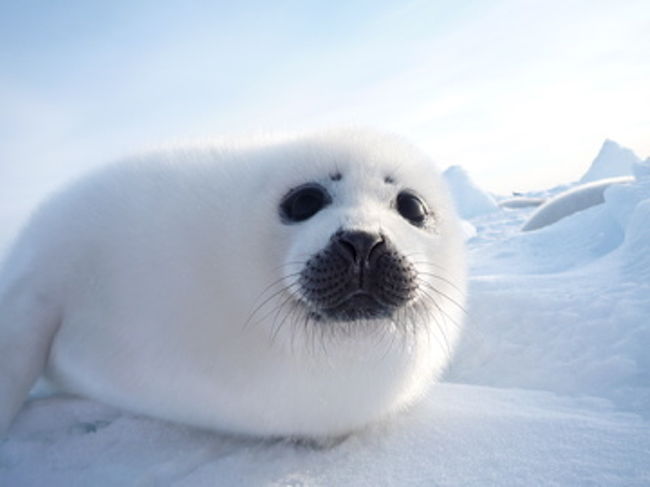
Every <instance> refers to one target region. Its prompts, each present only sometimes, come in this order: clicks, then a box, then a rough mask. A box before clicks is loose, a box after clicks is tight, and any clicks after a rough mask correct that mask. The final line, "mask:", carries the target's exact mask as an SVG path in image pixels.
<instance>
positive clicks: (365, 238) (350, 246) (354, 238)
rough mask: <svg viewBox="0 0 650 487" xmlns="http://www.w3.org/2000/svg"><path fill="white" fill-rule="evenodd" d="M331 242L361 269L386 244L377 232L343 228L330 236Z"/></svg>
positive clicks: (368, 263)
mask: <svg viewBox="0 0 650 487" xmlns="http://www.w3.org/2000/svg"><path fill="white" fill-rule="evenodd" d="M332 244H333V245H335V246H336V247H337V248H338V249H339V251H340V252H341V253H342V254H343V255H344V256H346V257H348V258H349V259H350V260H351V262H353V263H354V264H355V265H356V266H358V267H360V268H361V270H362V269H363V267H366V266H368V265H370V261H371V258H372V257H376V256H377V255H378V254H379V253H381V250H382V248H383V247H385V246H386V242H385V240H384V237H383V236H382V235H380V234H378V233H368V232H361V231H343V230H340V231H338V232H336V233H335V234H334V235H333V236H332Z"/></svg>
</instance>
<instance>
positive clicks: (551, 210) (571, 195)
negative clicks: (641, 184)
mask: <svg viewBox="0 0 650 487" xmlns="http://www.w3.org/2000/svg"><path fill="white" fill-rule="evenodd" d="M631 180H632V178H631V176H621V177H617V178H606V179H599V180H598V181H594V182H593V183H587V184H581V185H579V186H576V187H573V188H571V189H569V190H567V191H565V192H563V193H560V194H558V195H556V196H554V197H553V198H551V199H550V200H548V201H547V202H546V203H544V204H543V205H542V206H540V208H539V209H538V210H537V211H536V212H535V213H533V215H532V216H531V217H530V219H529V220H528V221H527V222H526V224H525V225H524V226H523V228H522V230H523V231H525V232H526V231H530V230H537V229H539V228H542V227H545V226H548V225H550V224H551V223H555V222H556V221H558V220H560V219H562V218H565V217H566V216H568V215H571V214H573V213H576V212H578V211H582V210H585V209H587V208H590V207H592V206H595V205H600V204H601V203H604V202H605V190H606V189H607V188H609V187H610V186H612V185H617V184H624V183H629V182H630V181H631Z"/></svg>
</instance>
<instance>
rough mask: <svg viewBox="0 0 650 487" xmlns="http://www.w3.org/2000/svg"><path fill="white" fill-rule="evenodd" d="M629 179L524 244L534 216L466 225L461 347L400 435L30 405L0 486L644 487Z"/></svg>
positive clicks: (645, 318) (649, 335)
mask: <svg viewBox="0 0 650 487" xmlns="http://www.w3.org/2000/svg"><path fill="white" fill-rule="evenodd" d="M633 172H634V174H635V176H636V179H635V180H634V181H632V182H631V183H629V184H621V185H616V186H612V187H610V188H608V189H607V190H605V192H604V199H605V202H604V203H603V204H601V205H598V206H594V207H591V208H589V209H587V210H584V211H580V212H577V213H574V214H573V215H570V216H568V217H566V218H564V219H562V220H560V221H558V222H557V223H555V224H552V225H549V226H547V227H544V228H542V229H540V230H537V231H532V232H526V233H522V232H520V231H519V229H520V228H521V225H522V223H523V222H524V221H526V220H527V218H528V217H529V216H530V214H531V213H532V212H533V211H534V209H533V208H503V209H498V208H497V209H496V210H495V211H490V212H485V213H483V214H480V215H478V216H475V217H474V218H472V219H471V220H470V224H471V228H472V229H474V230H475V234H474V233H473V232H468V236H469V237H471V238H470V239H469V241H468V246H469V255H470V261H471V276H472V277H471V285H470V294H469V303H468V306H467V312H468V316H467V326H466V331H465V334H464V336H463V339H462V341H461V344H460V347H459V350H458V352H457V354H456V355H455V357H454V359H453V361H452V365H451V367H450V370H449V372H448V374H447V377H446V378H445V382H443V383H441V384H438V385H435V386H433V387H432V388H431V391H430V392H429V393H428V394H427V395H426V397H424V399H423V401H422V402H421V403H420V404H418V405H417V406H415V407H413V408H411V409H410V410H408V411H405V412H403V413H402V414H399V415H397V416H395V417H394V418H391V419H390V420H387V421H385V422H383V423H381V424H376V425H374V426H372V427H371V428H369V429H368V430H366V431H363V432H361V433H358V434H356V435H353V436H351V437H349V438H347V439H346V440H344V441H342V442H341V443H339V444H336V445H329V446H323V447H317V446H315V445H305V444H296V443H292V442H290V441H279V440H278V441H271V440H267V441H260V440H253V439H244V438H235V437H227V436H223V435H219V434H217V433H213V432H208V431H199V430H195V429H191V428H187V427H184V426H179V425H173V424H168V423H164V422H161V421H158V420H154V419H150V418H146V417H140V416H135V415H132V414H129V413H125V412H121V411H117V410H115V409H112V408H109V407H106V406H103V405H100V404H97V403H94V402H92V401H88V400H84V399H79V398H73V397H62V396H58V397H56V396H55V397H49V398H41V399H33V400H32V401H31V402H30V403H29V404H28V405H27V407H25V408H24V410H23V411H22V413H21V414H20V416H19V417H18V418H17V421H16V423H15V424H14V426H13V428H12V429H11V431H10V435H9V437H8V439H6V440H5V441H4V442H3V443H2V444H1V445H0V485H3V486H4V485H7V486H14V485H28V486H29V485H33V486H36V485H48V486H75V485H79V486H81V485H84V486H85V485H92V486H114V485H119V486H131V485H138V486H140V485H146V486H149V485H175V486H207V485H269V486H280V485H292V486H298V485H315V486H321V485H322V486H330V485H357V486H377V485H423V486H425V485H426V486H432V485H439V486H457V485H463V486H472V485H476V486H489V485H507V486H532V485H559V486H582V485H585V486H586V485H607V486H648V485H650V160H648V161H646V162H645V163H635V165H634V167H633ZM529 196H530V195H529ZM472 235H473V236H472Z"/></svg>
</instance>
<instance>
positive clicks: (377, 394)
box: [0, 131, 464, 437]
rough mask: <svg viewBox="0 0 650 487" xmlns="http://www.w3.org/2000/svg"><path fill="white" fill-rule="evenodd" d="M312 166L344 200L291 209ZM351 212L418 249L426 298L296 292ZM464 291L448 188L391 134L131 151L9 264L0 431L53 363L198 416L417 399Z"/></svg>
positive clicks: (146, 406) (47, 218) (77, 380)
mask: <svg viewBox="0 0 650 487" xmlns="http://www.w3.org/2000/svg"><path fill="white" fill-rule="evenodd" d="M334 174H340V175H341V179H340V180H338V181H335V180H333V179H334V178H332V175H334ZM387 178H389V179H388V180H387ZM306 182H318V183H319V184H321V185H322V186H323V187H325V188H326V189H327V190H328V191H329V193H330V194H331V196H332V204H331V205H329V206H327V207H326V208H324V209H323V210H321V211H320V212H318V213H317V214H316V215H314V216H313V217H312V218H310V219H309V220H307V221H305V222H301V223H298V224H291V225H287V224H286V223H283V222H282V221H281V218H280V216H279V211H278V205H279V203H280V201H281V199H282V197H283V196H284V195H285V194H287V192H288V191H289V190H290V189H291V188H294V187H296V186H299V185H300V184H303V183H306ZM404 188H408V189H411V190H414V191H417V192H418V193H419V194H420V195H422V196H423V197H424V198H425V199H426V202H427V204H428V206H429V208H430V209H431V210H432V211H433V213H434V217H435V224H434V225H433V228H427V229H422V228H417V227H415V226H413V225H412V224H410V223H409V222H408V221H406V220H405V219H404V218H402V216H400V215H399V213H398V212H397V211H396V209H395V197H396V195H397V193H398V192H399V191H400V190H401V189H404ZM340 228H346V229H354V230H367V231H380V232H382V233H383V234H384V235H386V236H387V237H388V238H389V239H390V240H391V241H392V242H393V244H394V245H395V246H396V247H397V248H398V249H399V250H400V251H401V252H402V253H403V255H405V256H407V258H409V259H410V260H411V261H412V262H413V264H414V265H415V267H416V269H417V270H418V273H419V277H420V279H421V280H422V281H423V282H426V283H428V284H427V285H426V286H423V287H422V290H421V296H419V298H418V300H417V301H418V306H419V307H420V308H419V311H418V312H417V313H416V312H413V313H404V314H403V315H402V316H398V317H396V319H395V320H393V321H389V320H375V321H372V320H371V321H368V322H364V323H351V324H346V326H340V324H337V323H327V322H324V323H323V322H310V321H309V320H308V319H303V318H304V316H306V315H304V314H303V315H301V314H300V312H299V311H296V309H295V308H296V305H295V304H294V305H293V307H289V306H285V303H287V302H289V301H290V302H294V301H299V299H300V296H299V291H298V287H297V286H296V285H295V282H296V279H295V275H296V273H298V272H299V271H300V270H301V266H302V264H303V263H304V262H305V261H306V260H307V258H308V257H309V256H310V255H313V254H314V253H315V252H317V251H319V250H320V249H322V248H323V247H324V246H325V245H326V244H327V242H328V240H329V239H330V237H331V235H332V234H333V233H334V232H336V230H338V229H340ZM463 292H464V259H463V250H462V238H461V236H460V233H459V229H458V222H457V218H456V215H455V213H454V210H453V209H452V206H451V203H450V199H449V196H448V194H447V191H446V188H445V187H444V185H443V183H442V181H441V178H440V176H439V174H438V172H437V170H436V168H435V167H434V166H433V164H432V163H431V161H430V160H429V159H428V158H427V157H426V156H425V155H423V154H421V153H420V152H418V151H417V150H415V149H414V148H412V147H411V146H410V145H408V144H406V143H404V142H403V141H401V140H400V139H398V138H394V137H388V136H384V135H377V134H372V133H367V132H359V131H339V132H335V133H327V134H319V135H314V136H301V137H289V138H284V139H276V140H269V141H266V142H264V141H261V142H260V141H258V142H254V143H250V144H241V143H239V144H231V145H227V144H226V145H220V146H214V147H210V146H201V147H196V148H189V149H174V150H169V151H161V152H158V153H154V154H150V155H147V156H141V157H138V158H134V159H132V160H128V161H123V162H121V163H118V164H114V165H111V166H109V167H106V168H104V169H101V170H99V171H97V172H95V173H93V174H91V175H89V176H87V177H85V178H83V179H81V180H79V181H78V182H76V183H74V184H72V185H70V186H69V187H67V188H66V189H65V190H63V191H62V192H60V193H58V194H56V195H54V197H52V198H50V199H49V201H47V202H46V203H45V204H44V205H42V206H41V208H40V209H39V210H38V211H37V212H36V213H35V215H34V216H33V218H32V220H31V221H30V223H29V224H28V225H27V227H26V228H25V230H24V231H23V233H22V235H21V236H20V237H19V238H18V240H17V241H16V243H15V246H14V248H13V250H12V251H11V252H10V253H9V256H8V259H7V260H6V262H5V264H4V267H3V268H2V271H1V273H0V432H1V431H2V430H4V429H6V428H7V427H8V425H9V424H10V422H11V419H12V418H13V416H14V415H15V413H16V412H17V411H18V409H19V408H20V405H21V403H22V402H23V400H24V398H25V396H26V395H27V393H28V391H29V389H30V387H31V386H32V385H33V383H34V381H35V380H36V379H37V377H38V376H39V375H40V374H42V373H45V375H46V376H47V377H49V378H50V379H52V380H53V381H54V382H55V383H56V384H58V385H59V386H60V387H61V388H62V389H64V390H66V391H70V392H73V393H78V394H81V395H84V396H88V397H92V398H95V399H97V400H99V401H103V402H106V403H109V404H112V405H116V406H118V407H121V408H125V409H129V410H132V411H135V412H139V413H144V414H148V415H153V416H157V417H161V418H166V419H168V420H172V421H178V422H183V423H188V424H192V425H197V426H201V427H207V428H214V429H218V430H223V431H230V432H236V433H244V434H252V435H262V436H268V435H297V436H306V437H331V436H337V435H342V434H346V433H349V432H351V431H354V430H356V429H358V428H361V427H363V426H364V425H365V424H367V423H368V422H370V421H373V420H376V419H378V418H381V417H382V416H385V415H387V414H389V413H391V412H394V411H396V410H398V409H400V408H402V407H404V406H406V405H408V404H410V403H411V402H413V401H414V400H415V399H416V398H417V397H418V396H419V395H420V394H421V393H422V392H423V390H424V389H425V388H426V387H427V385H429V384H430V383H431V381H432V380H433V379H434V377H435V376H436V375H437V374H439V373H440V372H441V371H442V370H443V369H444V367H445V365H446V363H447V361H448V359H449V356H450V353H451V352H452V350H453V345H454V342H455V341H456V338H457V336H458V333H459V330H460V323H461V321H462V316H461V310H460V308H461V306H462V296H463Z"/></svg>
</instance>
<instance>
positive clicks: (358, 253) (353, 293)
mask: <svg viewBox="0 0 650 487" xmlns="http://www.w3.org/2000/svg"><path fill="white" fill-rule="evenodd" d="M299 282H300V287H301V294H302V296H303V298H304V300H305V301H306V303H307V305H308V307H309V308H310V310H311V315H312V316H314V317H318V318H320V319H321V320H336V321H355V320H370V319H381V318H389V317H390V316H391V315H392V314H393V313H394V312H395V311H396V310H397V309H399V308H401V307H403V306H405V305H406V304H407V303H409V302H411V301H412V300H413V299H414V298H415V295H416V291H417V287H418V286H417V273H416V271H415V268H414V267H413V265H412V264H410V263H409V262H408V261H407V260H406V259H405V258H404V257H403V256H402V255H401V254H400V253H399V252H398V251H397V250H396V249H395V248H394V247H393V246H392V245H391V244H390V242H388V240H387V239H386V238H385V237H383V236H381V235H373V234H367V233H364V232H337V233H336V234H335V235H333V236H332V239H331V240H330V243H329V244H328V245H327V246H326V247H325V248H324V249H323V250H321V251H320V252H318V253H316V254H315V255H314V256H313V257H312V258H310V259H309V260H308V261H307V263H306V264H305V267H304V269H303V271H302V272H301V275H300V280H299Z"/></svg>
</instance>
